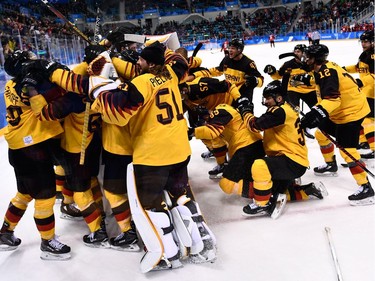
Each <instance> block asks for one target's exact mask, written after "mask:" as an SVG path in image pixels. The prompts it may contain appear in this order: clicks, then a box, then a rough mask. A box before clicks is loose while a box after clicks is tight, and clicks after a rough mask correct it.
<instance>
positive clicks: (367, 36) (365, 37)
mask: <svg viewBox="0 0 375 281" xmlns="http://www.w3.org/2000/svg"><path fill="white" fill-rule="evenodd" d="M359 39H360V40H361V41H370V42H374V31H373V30H367V31H365V32H363V33H362V34H361V36H360V37H359Z"/></svg>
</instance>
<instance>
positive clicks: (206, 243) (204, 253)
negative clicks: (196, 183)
mask: <svg viewBox="0 0 375 281" xmlns="http://www.w3.org/2000/svg"><path fill="white" fill-rule="evenodd" d="M183 197H184V196H182V197H180V198H179V199H178V200H177V203H179V204H180V203H182V202H185V203H186V205H185V206H183V205H179V206H178V207H185V208H186V209H185V208H181V211H182V212H186V213H184V215H186V216H188V215H191V219H192V220H193V221H194V222H195V225H196V227H197V229H198V233H196V232H192V238H193V246H194V243H196V244H195V246H196V247H195V248H194V247H193V246H192V249H191V253H190V261H191V262H193V263H203V262H214V261H215V260H216V237H215V235H214V234H213V233H212V231H211V229H210V228H209V227H208V226H207V224H206V222H205V221H204V219H203V216H202V214H201V211H200V209H199V205H198V203H197V202H194V201H193V200H188V201H186V200H184V198H183ZM189 213H190V214H189ZM193 229H196V228H193ZM198 234H199V236H200V238H199V237H198V236H197V235H198ZM193 235H194V237H193ZM200 240H201V241H202V242H203V249H202V244H201V243H200Z"/></svg>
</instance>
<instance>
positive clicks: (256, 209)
mask: <svg viewBox="0 0 375 281" xmlns="http://www.w3.org/2000/svg"><path fill="white" fill-rule="evenodd" d="M270 209H271V203H270V202H268V203H267V204H266V205H264V206H260V205H258V204H257V203H255V202H252V203H250V204H248V205H246V206H245V207H243V209H242V211H243V213H242V215H243V216H245V217H260V216H268V215H270V212H269V211H270Z"/></svg>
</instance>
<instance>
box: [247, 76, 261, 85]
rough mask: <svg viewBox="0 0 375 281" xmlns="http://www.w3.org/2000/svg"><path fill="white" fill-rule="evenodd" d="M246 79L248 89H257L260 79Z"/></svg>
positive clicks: (252, 77)
mask: <svg viewBox="0 0 375 281" xmlns="http://www.w3.org/2000/svg"><path fill="white" fill-rule="evenodd" d="M245 79H246V81H245V85H246V86H247V87H250V88H255V87H256V86H258V78H257V77H255V76H248V75H245Z"/></svg>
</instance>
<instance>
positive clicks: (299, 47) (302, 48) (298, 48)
mask: <svg viewBox="0 0 375 281" xmlns="http://www.w3.org/2000/svg"><path fill="white" fill-rule="evenodd" d="M306 48H307V46H306V45H305V44H298V45H295V46H294V51H295V50H300V51H302V52H304V51H305V50H306Z"/></svg>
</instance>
